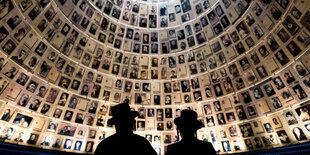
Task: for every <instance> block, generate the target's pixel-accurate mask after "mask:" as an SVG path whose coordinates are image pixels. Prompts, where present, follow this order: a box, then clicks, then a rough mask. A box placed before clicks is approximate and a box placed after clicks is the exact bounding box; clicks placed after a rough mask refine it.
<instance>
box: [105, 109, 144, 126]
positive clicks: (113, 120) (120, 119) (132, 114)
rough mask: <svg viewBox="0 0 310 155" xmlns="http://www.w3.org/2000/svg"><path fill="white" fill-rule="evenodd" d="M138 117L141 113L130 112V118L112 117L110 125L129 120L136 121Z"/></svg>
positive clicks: (109, 121)
mask: <svg viewBox="0 0 310 155" xmlns="http://www.w3.org/2000/svg"><path fill="white" fill-rule="evenodd" d="M138 115H139V113H138V112H137V111H130V113H129V115H128V116H124V117H112V118H110V119H109V120H108V124H111V125H114V124H115V123H117V122H121V121H128V120H131V119H135V118H136V117H137V116H138Z"/></svg>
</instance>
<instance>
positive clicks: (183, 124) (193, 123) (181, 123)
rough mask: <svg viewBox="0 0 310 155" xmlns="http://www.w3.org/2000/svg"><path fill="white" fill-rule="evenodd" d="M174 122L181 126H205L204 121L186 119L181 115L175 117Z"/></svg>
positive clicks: (194, 127)
mask: <svg viewBox="0 0 310 155" xmlns="http://www.w3.org/2000/svg"><path fill="white" fill-rule="evenodd" d="M174 124H175V125H176V126H177V127H179V128H192V129H197V130H198V129H200V128H202V127H203V124H202V122H200V121H198V120H195V121H193V122H188V121H184V120H183V119H182V118H181V117H178V118H176V119H174Z"/></svg>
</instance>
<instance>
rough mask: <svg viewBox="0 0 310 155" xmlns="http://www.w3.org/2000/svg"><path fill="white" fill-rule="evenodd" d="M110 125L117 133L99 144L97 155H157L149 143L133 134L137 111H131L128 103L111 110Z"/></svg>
mask: <svg viewBox="0 0 310 155" xmlns="http://www.w3.org/2000/svg"><path fill="white" fill-rule="evenodd" d="M111 113H112V118H111V119H109V120H108V123H109V124H112V125H115V128H116V133H115V134H114V135H112V136H110V137H108V138H106V139H104V140H103V141H101V142H100V143H99V145H98V146H97V149H96V151H95V155H100V154H103V155H124V154H126V155H131V154H132V155H157V153H156V152H155V150H154V149H153V147H152V146H151V144H150V143H149V141H147V140H146V139H145V138H143V137H141V136H139V135H136V134H134V133H133V131H134V129H135V127H136V125H135V124H136V121H135V117H137V116H138V112H137V111H131V110H130V107H129V105H128V104H127V103H122V104H118V105H116V106H114V107H112V108H111Z"/></svg>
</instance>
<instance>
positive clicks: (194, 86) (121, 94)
mask: <svg viewBox="0 0 310 155" xmlns="http://www.w3.org/2000/svg"><path fill="white" fill-rule="evenodd" d="M12 59H13V60H14V56H13V57H11V60H8V59H6V58H5V56H3V57H1V61H0V62H1V72H2V74H3V76H2V78H1V81H2V88H1V91H0V93H1V94H2V92H4V90H5V89H6V88H7V87H8V89H7V91H6V93H5V94H7V96H11V97H9V98H12V100H16V99H17V98H22V97H20V96H25V97H27V96H28V97H27V100H25V105H26V104H27V103H28V101H29V99H30V98H29V93H30V94H38V95H37V96H39V97H40V98H45V97H46V96H48V97H47V98H51V101H49V103H54V102H55V100H56V97H57V96H58V95H60V94H62V95H60V97H59V98H61V99H62V100H64V101H67V100H69V96H81V97H88V98H89V97H90V98H92V99H99V100H104V101H107V102H115V103H120V102H127V103H132V104H136V105H171V104H172V103H173V104H180V103H196V102H201V101H205V100H212V99H216V98H220V97H225V96H227V95H229V94H232V93H234V92H237V91H238V95H239V96H241V97H242V100H241V102H242V103H251V102H254V101H257V100H260V99H264V98H267V99H269V97H272V96H273V95H275V94H276V93H279V94H281V96H282V97H281V98H280V99H272V100H271V101H272V103H276V102H275V101H277V102H278V100H281V101H282V102H283V101H285V102H286V101H291V100H292V99H293V98H296V99H297V100H303V99H304V98H307V95H306V94H307V92H308V90H307V89H305V88H308V87H309V66H310V65H309V63H308V62H309V61H308V59H309V51H308V52H305V54H304V55H303V56H302V57H301V58H300V61H295V62H294V63H293V64H292V65H291V66H288V67H286V68H285V70H283V71H281V72H280V73H279V75H277V76H273V77H272V78H270V79H269V80H268V77H267V75H266V76H264V77H262V79H263V78H265V79H264V80H263V82H262V83H259V84H256V86H253V87H252V86H251V85H253V84H254V82H255V81H257V79H256V77H255V76H254V78H255V79H256V80H255V81H254V82H252V83H250V84H249V85H247V87H246V85H245V84H244V82H243V81H241V82H240V83H241V84H240V83H234V81H238V80H239V78H236V79H235V80H232V79H231V78H230V77H224V78H222V79H219V76H214V74H211V75H210V76H211V78H210V77H208V76H203V77H198V78H191V79H188V80H187V79H183V80H175V81H171V82H170V81H166V82H150V81H145V82H142V81H139V82H137V81H130V80H122V79H113V78H110V77H108V78H106V77H103V76H99V75H101V74H98V75H97V76H95V75H94V73H93V72H88V73H87V74H85V76H84V78H83V76H82V75H81V76H80V77H79V79H76V78H75V79H72V75H71V76H70V75H67V76H68V77H66V76H58V77H59V78H56V81H58V82H56V81H55V82H53V83H54V84H55V85H56V87H50V88H49V86H48V84H47V83H46V82H51V81H50V80H49V79H51V78H50V77H53V76H54V75H52V74H56V73H55V72H53V71H52V70H51V73H50V76H49V78H47V79H46V80H42V77H41V76H33V75H32V74H33V73H34V71H32V70H30V71H29V70H26V69H24V68H21V66H20V65H16V64H15V63H13V62H12ZM44 62H45V61H44ZM17 64H18V63H17ZM42 66H44V65H43V64H42V65H41V67H40V70H39V71H41V70H42ZM43 69H44V68H43ZM28 71H29V72H28ZM65 72H66V73H65V74H67V73H69V72H68V71H67V70H66V71H65ZM35 73H38V75H42V74H40V73H41V72H37V71H36V72H35ZM80 74H82V73H80ZM76 75H77V74H76ZM70 77H71V78H70ZM214 77H215V78H214ZM248 78H250V77H248ZM266 78H267V79H266ZM210 81H212V83H213V84H211V82H210ZM9 83H10V85H9ZM8 85H9V86H8ZM11 88H19V89H13V91H12V92H10V89H11ZM59 88H60V89H62V90H63V91H64V92H63V93H61V92H62V91H60V89H59ZM22 90H25V91H26V93H22V94H24V95H21V94H20V92H22ZM52 90H53V91H52ZM68 90H69V92H71V93H72V94H74V95H71V93H68V92H67V91H68ZM48 91H49V93H47V92H48ZM239 91H240V92H239ZM291 92H294V93H291ZM46 94H48V95H46ZM69 94H70V95H69ZM293 96H295V97H293ZM26 101H27V102H26ZM228 102H229V103H230V104H229V105H231V103H237V101H235V100H230V101H228ZM65 104H66V102H64V103H62V104H61V105H63V106H64V105H65ZM274 107H275V109H277V108H276V106H274ZM281 107H282V106H281Z"/></svg>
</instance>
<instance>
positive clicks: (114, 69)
mask: <svg viewBox="0 0 310 155" xmlns="http://www.w3.org/2000/svg"><path fill="white" fill-rule="evenodd" d="M10 19H12V18H10ZM3 29H4V30H6V28H4V27H3ZM21 29H22V28H21ZM19 30H20V29H19ZM280 31H281V32H282V31H284V33H287V32H285V30H283V29H281V30H280ZM4 32H5V31H4ZM31 34H32V33H31ZM31 34H29V36H32V35H31ZM300 34H301V35H300V36H301V37H299V38H297V40H298V41H299V42H300V44H302V45H303V46H307V45H308V43H309V41H308V40H309V39H308V40H304V39H305V38H309V37H307V36H308V34H307V33H306V32H305V31H302V32H301V33H300ZM6 35H7V34H6ZM6 35H5V34H4V36H6ZM17 35H18V34H17ZM287 36H289V35H288V34H287ZM289 38H290V37H288V38H287V39H289ZM280 39H281V38H280ZM13 40H14V39H13ZM35 42H37V41H36V39H35V37H33V38H32V43H33V44H30V45H34V44H35ZM267 42H271V43H270V44H268V46H269V47H270V49H278V46H279V45H278V44H277V42H276V41H274V38H273V37H272V36H270V37H269V39H268V41H267ZM5 45H6V46H5V47H8V49H7V48H4V47H3V48H4V49H6V53H11V52H12V50H14V48H13V47H15V46H16V45H15V44H14V41H12V40H11V39H10V40H8V41H7V43H6V44H5ZM14 45H15V46H14ZM239 45H240V46H241V47H243V45H242V43H241V42H240V43H239V44H238V46H239ZM9 46H10V47H12V48H9ZM68 46H69V45H68ZM212 46H214V47H219V48H220V49H221V47H220V46H221V45H220V43H216V44H213V45H212ZM30 47H32V46H30ZM47 49H48V48H47V45H46V44H45V43H44V42H40V43H39V44H38V45H37V48H35V52H36V53H37V54H38V55H42V53H43V54H44V53H45V51H48V50H47ZM66 49H67V48H66ZM240 49H243V48H240ZM287 49H288V51H290V52H291V54H292V55H293V56H296V55H298V54H299V53H300V47H299V45H297V44H296V43H295V42H290V44H288V45H287ZM64 51H67V50H64ZM77 51H79V52H76V53H79V54H75V55H79V57H75V56H73V57H72V59H74V60H80V59H81V58H82V55H83V51H84V50H83V49H80V48H78V49H77ZM238 51H240V50H238ZM241 51H244V50H241ZM258 51H259V52H260V55H261V56H262V57H267V56H268V55H271V54H269V53H270V52H269V51H268V49H267V48H266V47H265V45H263V46H261V47H260V48H258ZM38 52H39V53H38ZM103 52H104V51H103V50H102V49H101V48H98V50H97V53H96V55H97V56H96V57H93V60H92V56H91V55H90V54H88V53H87V52H85V53H84V56H83V59H82V60H80V61H81V63H82V65H85V66H92V68H93V69H99V66H101V61H100V58H102V55H103ZM203 52H204V51H203ZM203 52H197V53H191V54H188V55H187V57H188V58H186V55H179V56H178V57H174V56H171V57H168V58H162V59H161V62H160V64H163V65H164V64H166V65H167V66H168V64H169V68H172V69H171V71H170V78H175V77H182V75H183V76H185V74H181V73H184V72H183V70H181V69H180V68H179V70H177V69H173V68H174V66H177V65H176V64H177V60H176V58H178V62H179V63H178V64H182V63H185V62H186V60H188V63H190V62H191V61H196V60H195V56H194V55H196V58H197V61H202V62H200V63H197V64H194V63H193V64H190V65H188V67H186V68H187V69H188V70H189V71H188V70H186V73H187V74H191V75H195V74H197V73H199V70H200V72H201V73H203V72H205V71H206V70H207V68H209V69H214V68H216V67H217V66H221V65H222V64H225V62H226V59H227V58H226V59H225V54H226V53H225V54H224V53H222V52H221V53H218V54H216V55H214V56H209V57H207V58H206V55H207V54H203ZM46 53H47V52H46ZM62 53H66V52H62ZM207 53H209V52H207ZM238 53H239V52H238ZM241 53H242V52H241ZM16 54H18V53H16ZM255 54H256V53H255ZM255 54H254V56H252V58H253V59H251V60H252V61H253V63H257V62H259V60H257V59H259V56H255ZM72 55H74V54H72ZM105 55H106V56H107V58H109V57H112V56H113V52H111V51H110V50H106V54H105ZM277 55H278V56H277ZM280 55H282V57H281V56H280ZM215 56H216V57H215ZM47 57H48V58H49V59H51V61H56V58H57V55H55V53H53V52H50V54H49V56H47ZM283 57H284V58H283ZM32 58H33V57H32ZM77 58H79V59H77ZM276 58H277V60H278V61H279V63H280V64H281V65H282V64H287V63H288V61H287V60H284V59H289V58H290V57H289V56H287V55H286V54H283V51H281V50H279V52H278V53H277V54H276ZM35 59H36V58H33V59H31V60H33V61H34V60H35ZM98 59H99V60H98ZM217 59H218V60H217ZM254 59H255V62H254ZM58 60H59V61H58ZM58 60H57V62H59V63H58V65H59V67H58V69H60V70H61V69H63V65H62V64H64V63H66V62H67V61H64V60H63V59H60V58H58ZM129 60H131V63H130V64H131V65H137V64H139V65H141V66H145V65H146V66H148V64H149V63H148V62H149V61H152V67H153V66H159V65H158V64H159V62H158V61H159V60H158V59H156V58H152V60H149V59H148V57H146V58H144V57H141V58H139V57H137V56H132V57H129V56H123V54H122V53H121V52H115V54H114V61H115V62H114V64H113V65H111V61H110V60H108V59H104V60H103V61H102V67H101V68H103V69H102V70H103V71H107V70H108V72H111V74H114V75H120V74H121V75H122V76H123V77H128V76H129V78H134V79H135V78H139V79H158V78H162V79H165V78H168V77H167V76H168V75H167V74H168V73H169V71H167V69H164V68H163V69H162V70H161V71H160V73H162V74H163V75H161V74H159V71H158V70H153V71H145V70H141V71H140V72H139V69H137V68H131V69H130V70H131V72H130V73H128V69H129V68H127V67H123V69H122V70H123V71H120V70H121V69H120V68H121V67H122V66H121V65H122V63H123V64H124V66H125V65H126V64H129ZM140 60H141V61H140ZM168 60H169V61H168ZM33 61H31V62H32V63H33ZM122 61H123V62H122ZM244 61H245V62H244ZM247 61H250V60H240V62H239V64H238V66H241V68H242V69H243V70H244V69H247V66H249V63H250V62H251V61H250V62H248V63H247ZM91 62H93V63H91ZM156 62H157V63H156ZM168 62H169V63H168ZM29 63H30V62H29ZM91 64H92V65H91ZM207 64H208V65H207ZM34 65H35V64H34ZM110 66H111V67H110ZM197 66H198V67H199V68H198V67H197ZM47 68H49V67H47ZM67 68H68V70H72V69H70V68H72V67H67ZM155 68H156V67H155ZM181 68H182V67H181ZM234 68H236V67H235V66H234V65H231V66H230V67H229V69H230V72H233V71H232V70H234ZM257 69H258V68H257ZM126 71H127V72H126ZM167 72H168V73H167ZM222 72H224V71H222ZM236 73H237V71H236ZM150 74H151V75H150ZM179 74H181V75H179Z"/></svg>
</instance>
